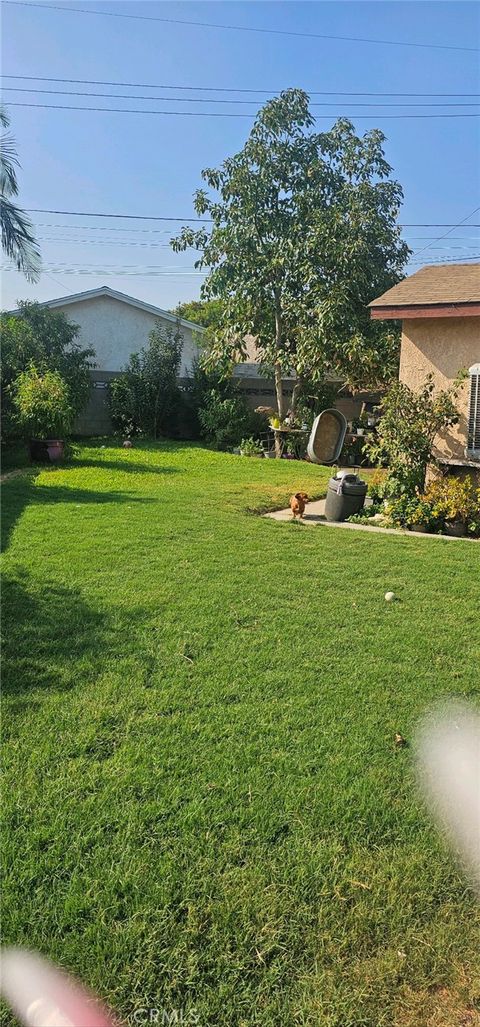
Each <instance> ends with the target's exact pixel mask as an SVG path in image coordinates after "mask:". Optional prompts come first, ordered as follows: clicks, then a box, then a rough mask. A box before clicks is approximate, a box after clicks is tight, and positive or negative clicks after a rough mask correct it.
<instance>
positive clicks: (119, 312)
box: [55, 296, 198, 435]
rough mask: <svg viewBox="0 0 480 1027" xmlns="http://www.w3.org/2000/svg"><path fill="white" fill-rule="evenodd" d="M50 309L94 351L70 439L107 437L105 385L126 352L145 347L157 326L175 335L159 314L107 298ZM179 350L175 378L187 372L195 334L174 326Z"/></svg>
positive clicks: (125, 360)
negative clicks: (84, 395) (84, 402)
mask: <svg viewBox="0 0 480 1027" xmlns="http://www.w3.org/2000/svg"><path fill="white" fill-rule="evenodd" d="M55 310H56V311H59V312H61V313H63V314H65V315H66V317H68V319H69V320H70V321H72V322H73V323H74V324H77V325H78V326H79V328H80V331H79V334H78V337H77V342H78V343H79V345H80V346H84V347H89V348H91V349H93V350H94V351H95V356H94V357H93V358H92V359H93V363H94V365H95V367H94V370H92V372H91V379H92V389H91V392H90V396H89V399H88V403H87V406H86V407H85V409H84V410H83V411H82V413H81V414H80V416H79V417H78V418H77V420H76V422H75V425H74V432H75V434H76V435H109V434H111V431H112V423H111V419H110V410H109V402H108V399H109V390H108V383H109V382H110V381H111V380H112V378H115V376H116V375H118V374H119V372H120V371H121V370H122V368H123V367H125V365H126V364H127V363H128V360H129V357H130V355H131V353H137V352H138V351H139V350H141V349H142V348H143V347H144V346H147V344H148V335H149V332H151V331H152V328H154V327H155V325H156V324H157V322H160V324H162V325H164V326H165V328H167V329H170V330H172V329H173V330H175V323H174V322H172V321H171V320H167V318H162V315H161V314H155V313H153V312H151V311H147V310H142V309H141V308H139V307H135V306H132V304H130V303H126V302H124V301H123V300H120V299H116V298H115V297H113V296H91V297H87V298H85V299H79V300H78V301H76V302H73V303H72V302H71V303H65V305H64V306H62V304H58V303H56V304H55ZM180 331H181V333H182V335H183V350H182V362H181V368H180V375H181V376H182V377H184V376H185V374H186V373H187V372H188V371H190V370H191V368H192V364H193V360H194V358H195V357H196V356H197V354H198V346H197V342H196V332H195V331H194V330H193V329H191V328H187V327H186V326H185V325H181V326H180Z"/></svg>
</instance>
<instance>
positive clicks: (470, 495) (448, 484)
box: [423, 477, 480, 528]
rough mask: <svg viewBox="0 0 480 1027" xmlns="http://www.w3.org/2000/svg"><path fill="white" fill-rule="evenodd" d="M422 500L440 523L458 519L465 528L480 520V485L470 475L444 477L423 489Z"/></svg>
mask: <svg viewBox="0 0 480 1027" xmlns="http://www.w3.org/2000/svg"><path fill="white" fill-rule="evenodd" d="M423 498H424V501H425V502H426V503H427V504H428V505H429V506H430V509H431V511H432V515H433V517H434V518H436V519H437V520H438V521H440V522H441V523H442V524H447V523H453V522H454V521H460V522H461V523H462V524H465V525H466V526H467V528H469V526H470V525H472V526H474V525H475V524H477V523H478V522H480V487H478V486H476V485H475V484H474V482H473V479H472V478H471V477H466V478H463V479H462V478H455V477H446V478H441V479H440V480H438V481H434V482H432V483H431V485H429V486H428V488H427V489H426V490H425V495H424V497H423Z"/></svg>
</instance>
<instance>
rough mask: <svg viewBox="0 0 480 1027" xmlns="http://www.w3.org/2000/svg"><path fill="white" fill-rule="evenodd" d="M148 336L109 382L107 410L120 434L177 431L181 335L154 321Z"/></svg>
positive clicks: (171, 433) (167, 433) (159, 433)
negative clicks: (143, 344) (119, 372)
mask: <svg viewBox="0 0 480 1027" xmlns="http://www.w3.org/2000/svg"><path fill="white" fill-rule="evenodd" d="M148 340H149V341H148V346H146V347H144V348H143V349H142V350H140V353H132V355H131V357H130V360H129V362H128V364H127V366H126V367H125V369H124V370H123V371H122V373H121V374H120V375H119V376H118V377H117V378H114V379H113V381H112V382H111V383H110V413H111V418H112V422H113V426H114V428H115V429H116V430H117V431H119V432H121V433H122V434H123V435H127V436H130V435H136V434H138V433H139V432H144V433H145V434H147V435H151V436H152V437H153V438H154V439H156V438H158V436H159V435H162V434H163V435H176V434H177V433H178V427H179V414H180V406H181V393H180V389H179V386H178V381H177V379H178V373H179V371H180V362H181V355H182V346H183V336H182V333H181V332H180V331H179V329H178V328H177V329H176V330H174V329H172V328H170V327H167V328H166V327H165V326H164V325H163V324H161V323H160V322H157V324H156V325H155V327H154V328H153V329H152V331H151V332H150V333H149V336H148Z"/></svg>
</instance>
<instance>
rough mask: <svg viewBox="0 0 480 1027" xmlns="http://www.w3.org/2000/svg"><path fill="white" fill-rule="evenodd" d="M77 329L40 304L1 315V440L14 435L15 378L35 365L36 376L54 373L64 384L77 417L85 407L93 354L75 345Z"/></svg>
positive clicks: (25, 303)
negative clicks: (13, 404)
mask: <svg viewBox="0 0 480 1027" xmlns="http://www.w3.org/2000/svg"><path fill="white" fill-rule="evenodd" d="M79 330H80V329H79V327H78V325H76V324H74V323H73V322H72V321H69V319H68V318H67V317H66V316H65V314H62V313H60V312H59V311H55V310H50V308H49V307H44V306H43V305H41V304H40V303H30V302H27V301H24V302H21V303H19V311H18V314H15V315H14V314H2V315H1V318H0V333H1V338H2V364H1V377H0V387H1V395H2V410H3V425H2V434H3V436H4V437H6V436H8V435H10V434H13V433H15V428H16V425H15V417H14V410H13V406H12V386H13V383H14V381H15V380H16V379H17V377H18V375H19V374H20V373H21V372H23V371H26V370H27V368H28V367H29V365H30V364H35V366H36V367H37V368H38V369H39V371H40V372H45V371H57V372H58V373H59V374H60V375H61V376H62V378H63V379H64V381H65V382H66V384H67V387H68V392H69V402H70V405H71V407H72V410H73V414H74V415H77V414H79V413H80V411H81V410H82V409H83V407H84V406H85V404H86V402H87V399H88V394H89V390H90V375H89V369H90V368H91V367H92V366H93V364H92V362H91V358H92V357H93V356H94V350H93V349H88V348H83V347H82V346H80V345H79V343H78V342H77V336H78V333H79Z"/></svg>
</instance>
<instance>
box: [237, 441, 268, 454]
mask: <svg viewBox="0 0 480 1027" xmlns="http://www.w3.org/2000/svg"><path fill="white" fill-rule="evenodd" d="M240 451H241V454H242V456H263V447H262V445H261V443H260V442H259V441H258V439H254V438H253V437H252V436H251V437H250V438H249V439H241V441H240Z"/></svg>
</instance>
